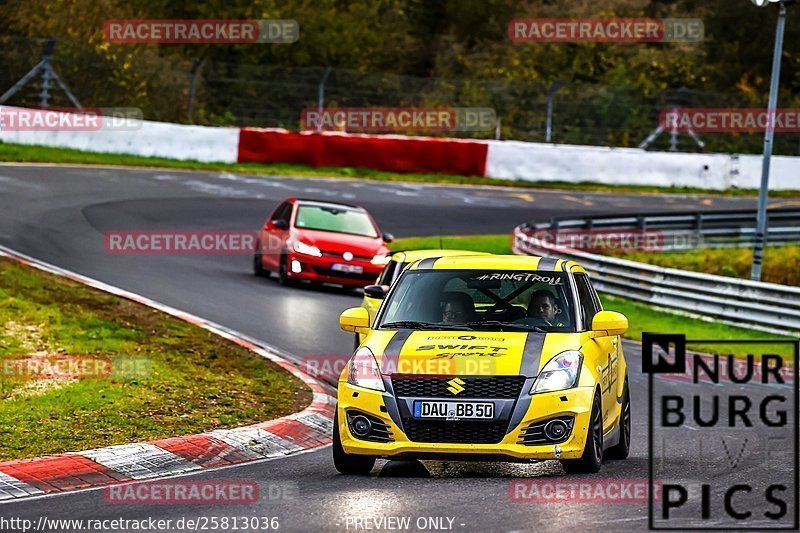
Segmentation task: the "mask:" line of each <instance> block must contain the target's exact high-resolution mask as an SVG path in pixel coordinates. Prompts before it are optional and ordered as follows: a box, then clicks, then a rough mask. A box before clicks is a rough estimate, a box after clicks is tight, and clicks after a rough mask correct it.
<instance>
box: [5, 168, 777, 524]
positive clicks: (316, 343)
mask: <svg viewBox="0 0 800 533" xmlns="http://www.w3.org/2000/svg"><path fill="white" fill-rule="evenodd" d="M290 196H298V197H306V198H308V197H310V198H320V199H330V200H338V201H343V202H351V203H358V204H361V205H363V206H365V207H366V208H368V209H369V210H370V211H371V212H372V214H373V216H374V217H375V218H376V220H377V222H378V224H379V225H380V227H381V229H382V230H383V231H388V232H391V233H394V234H395V235H396V236H400V237H403V236H412V235H438V234H443V235H459V234H461V235H464V234H479V233H505V232H509V231H510V230H511V228H512V227H513V226H515V225H516V224H518V223H520V222H523V221H528V220H531V219H546V218H549V217H551V216H559V215H571V214H590V213H597V214H600V213H623V212H645V211H647V212H659V211H667V210H690V209H704V210H713V209H737V208H738V209H747V208H753V209H754V208H755V205H756V200H755V199H754V198H733V197H731V198H723V197H704V196H658V195H633V194H623V195H618V194H591V193H582V192H560V191H539V190H525V189H504V188H472V187H456V186H444V185H419V184H401V183H387V182H383V183H380V182H366V181H355V180H341V179H310V178H284V177H248V176H241V175H232V174H220V173H208V172H180V171H168V170H144V169H130V170H128V169H108V168H82V167H51V166H19V165H0V244H3V245H5V246H9V247H11V248H13V249H16V250H18V251H20V252H22V253H25V254H28V255H31V256H33V257H36V258H38V259H41V260H44V261H47V262H50V263H53V264H55V265H58V266H60V267H63V268H67V269H70V270H73V271H76V272H78V273H80V274H83V275H87V276H90V277H93V278H96V279H99V280H101V281H104V282H106V283H111V284H114V285H117V286H120V287H122V288H124V289H127V290H129V291H133V292H136V293H139V294H142V295H144V296H146V297H149V298H153V299H155V300H157V301H160V302H162V303H165V304H167V305H171V306H173V307H176V308H178V309H181V310H184V311H188V312H190V313H193V314H196V315H199V316H201V317H204V318H207V319H209V320H212V321H214V322H218V323H220V324H223V325H225V326H228V327H230V328H233V329H235V330H238V331H241V332H243V333H245V334H248V335H251V336H253V337H256V338H258V339H261V340H263V341H264V342H265V343H268V344H271V345H273V346H276V347H278V348H280V349H282V350H285V351H287V352H290V353H292V354H294V355H296V356H299V357H302V356H304V355H308V354H335V353H347V352H349V351H350V350H352V337H351V336H350V335H349V334H346V333H343V332H341V331H340V330H339V328H338V314H339V312H340V311H342V310H343V309H345V308H347V307H351V306H354V305H358V303H359V301H360V296H359V295H358V294H357V293H355V292H351V291H343V290H338V289H320V290H317V289H308V288H284V287H281V286H279V285H278V284H277V283H276V282H275V280H274V279H260V278H255V277H254V276H253V275H252V274H251V257H250V256H245V255H205V256H199V255H185V256H180V255H174V256H167V255H160V256H159V255H151V256H135V255H109V254H106V253H105V251H104V244H103V233H104V232H105V231H108V230H156V229H160V230H165V229H207V230H220V229H231V230H256V229H257V228H259V227H260V225H261V224H262V223H263V222H264V220H265V219H266V218H267V217H268V215H269V214H270V213H271V212H272V210H273V209H274V208H275V207H276V206H277V204H278V202H279V201H280V200H282V199H283V198H286V197H290ZM781 203H784V204H785V203H786V200H782V201H781ZM630 318H631V320H632V321H633V320H635V317H630ZM625 352H626V356H627V358H628V363H629V377H630V383H631V390H632V401H633V405H634V409H633V416H634V428H633V445H632V453H631V457H630V458H629V459H628V460H626V461H621V462H607V463H606V464H605V465H604V467H603V470H602V471H601V473H600V474H598V475H596V476H595V477H594V478H587V477H581V478H577V477H574V478H566V477H564V476H563V471H562V470H561V468H560V466H559V465H558V463H556V462H552V461H551V462H544V463H539V464H535V465H513V464H505V463H446V462H434V461H426V462H424V463H419V462H383V461H379V462H378V464H377V466H376V468H375V469H374V470H373V473H372V476H371V477H369V478H365V477H344V476H340V475H338V474H337V472H336V471H335V470H334V468H333V465H332V463H331V460H330V448H329V447H325V448H323V449H321V450H317V451H313V452H309V453H303V454H299V455H295V456H291V457H286V458H281V459H276V460H270V461H263V462H257V463H247V464H243V465H240V466H236V467H231V468H226V469H222V470H216V471H205V472H202V473H198V474H194V475H192V476H191V479H227V480H255V481H258V482H260V483H267V482H270V483H272V482H278V483H295V484H296V485H295V486H296V487H297V489H298V493H297V496H296V498H295V499H291V500H285V501H263V500H262V502H260V503H258V504H255V505H247V506H218V507H216V508H213V507H208V506H198V505H184V506H179V505H162V506H127V505H125V506H122V505H108V504H107V503H106V502H105V501H104V499H103V493H102V491H97V490H94V491H85V492H75V493H66V494H60V495H54V496H48V497H45V498H40V499H33V500H24V501H19V502H14V503H9V504H4V505H0V515H3V516H11V517H26V518H33V519H36V518H38V517H39V516H41V515H47V516H48V517H49V518H93V519H103V518H118V517H123V518H138V519H141V518H147V517H152V518H155V519H160V518H171V519H173V520H177V519H179V518H181V517H192V518H197V517H201V516H205V517H209V516H231V517H232V516H251V517H254V516H267V517H278V518H279V520H280V523H281V530H284V531H314V530H317V531H341V530H349V531H356V530H361V531H363V530H365V529H364V527H365V526H366V527H370V528H373V529H378V527H377V526H376V524H375V523H374V522H370V523H365V522H362V523H361V526H362V527H360V528H357V527H356V524H355V522H354V521H353V519H354V518H358V517H361V518H366V517H369V518H374V519H380V518H385V517H390V516H392V517H410V518H411V525H412V529H414V524H415V521H416V520H417V519H418V518H420V517H434V518H435V517H443V518H444V519H443V526H442V527H443V528H444V529H448V528H449V529H452V530H456V531H490V530H491V531H493V530H501V531H512V530H517V531H557V530H563V529H564V528H565V527H571V526H577V527H580V528H581V529H582V530H589V531H591V530H596V529H600V528H603V529H606V528H610V529H611V530H643V529H646V528H647V507H646V504H643V503H608V502H601V503H569V502H561V503H552V502H550V503H517V502H512V501H511V500H510V498H509V487H510V484H511V483H512V482H513V480H514V479H515V478H533V477H539V479H540V480H542V481H548V482H555V481H562V482H563V481H578V480H580V481H585V480H587V479H589V480H594V481H600V480H607V479H609V478H614V479H617V480H629V481H641V480H646V479H647V458H646V457H647V456H646V450H647V422H646V413H647V380H646V378H645V376H644V375H643V374H642V373H641V352H640V348H639V346H638V345H636V344H633V343H626V345H625ZM724 386H726V385H720V387H724ZM727 386H730V385H727ZM666 387H667V388H670V387H674V388H675V390H680V387H681V384H680V383H679V382H673V383H667V384H666ZM759 393H760V392H759ZM708 446H712V445H708ZM717 448H718V446H717ZM737 449H738V448H737ZM675 453H678V454H682V455H681V456H680V457H679V460H678V462H679V463H680V466H681V468H682V469H685V471H691V470H692V469H697V470H698V471H700V468H701V467H702V466H703V465H704V464H706V463H705V462H704V461H708V460H709V459H708V457H706V456H703V455H702V454H697V453H696V449H694V448H692V447H691V446H688V447H687V449H686V450H685V451H683V452H681V451H677V452H675ZM773 459H774V456H773ZM782 464H783V465H784V467H788V466H787V465H789V461H783V463H782ZM783 473H784V472H783V469H782V468H781V467H779V468H778V471H777V472H776V471H774V470H771V469H765V468H764V467H763V466H762V464H761V461H758V460H755V459H754V460H750V461H746V460H745V461H742V462H741V463H740V464H738V468H737V469H736V470H735V473H734V474H735V477H736V478H737V479H739V478H741V479H747V480H751V482H752V481H755V482H758V483H763V482H766V481H767V480H768V479H770V478H772V477H774V476H777V475H782V474H783ZM734 474H731V475H734ZM714 505H715V506H716V503H715V504H714ZM761 505H762V507H763V505H764V504H763V503H762V504H761ZM448 519H452V523H450V521H449V520H448ZM422 524H423V522H420V525H422ZM434 524H435V522H429V523H428V525H434Z"/></svg>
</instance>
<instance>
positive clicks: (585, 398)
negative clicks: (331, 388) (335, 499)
mask: <svg viewBox="0 0 800 533" xmlns="http://www.w3.org/2000/svg"><path fill="white" fill-rule="evenodd" d="M339 322H340V326H341V327H342V329H343V330H345V331H348V332H352V333H364V334H365V335H366V337H365V340H364V342H363V344H362V345H361V347H359V348H358V349H357V350H356V352H355V353H354V354H353V357H352V358H351V359H350V361H349V362H348V364H347V365H346V367H345V369H344V371H343V372H342V375H341V376H340V378H339V383H338V405H337V408H336V417H335V423H334V433H333V462H334V465H335V467H336V469H337V470H338V471H339V472H341V473H344V474H366V473H368V472H369V471H370V470H371V469H372V467H373V466H374V464H375V459H376V458H379V457H382V458H418V459H452V460H503V461H530V460H545V459H558V460H560V461H561V462H562V464H563V465H564V468H565V469H566V470H567V471H568V472H576V473H578V472H597V471H599V470H600V467H601V464H602V461H603V458H604V457H606V458H608V457H612V458H619V459H623V458H625V457H627V456H628V451H629V447H630V440H631V406H630V392H629V388H628V380H627V374H626V370H627V368H626V364H625V358H624V356H623V354H622V344H621V342H620V335H622V334H623V333H624V332H625V331H626V330H627V328H628V320H627V318H625V316H623V315H621V314H619V313H615V312H613V311H604V310H602V306H601V304H600V300H599V299H598V297H597V293H596V292H595V291H594V289H593V288H592V285H591V283H590V281H589V276H588V275H587V274H586V271H585V270H584V269H583V268H582V267H581V266H579V265H578V264H576V263H573V262H569V261H564V260H556V259H553V258H539V257H531V256H496V255H487V256H463V257H443V258H431V259H425V260H422V261H417V262H415V263H413V264H412V265H410V266H409V267H408V268H406V269H405V271H404V272H403V274H402V275H401V276H400V278H399V279H398V280H397V281H396V282H395V283H394V284H393V285H392V288H391V290H390V291H389V293H388V294H387V295H386V298H385V300H384V302H383V304H382V305H381V306H380V309H379V311H378V315H377V317H376V319H375V322H374V324H372V325H370V319H369V316H368V313H367V310H366V309H364V308H363V307H356V308H352V309H348V310H346V311H345V312H344V313H342V315H341V317H340V319H339Z"/></svg>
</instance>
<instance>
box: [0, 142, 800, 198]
mask: <svg viewBox="0 0 800 533" xmlns="http://www.w3.org/2000/svg"><path fill="white" fill-rule="evenodd" d="M0 161H6V162H17V163H62V164H75V165H120V166H134V167H148V168H163V169H184V170H206V171H219V172H238V173H246V174H255V175H258V174H270V175H281V176H295V177H332V178H360V179H370V180H378V181H402V182H417V183H442V184H451V185H453V184H455V185H495V186H500V187H517V188H534V189H556V190H574V191H591V192H617V193H620V192H626V193H669V194H713V195H719V196H757V195H758V191H757V190H755V189H733V190H729V191H712V190H707V189H700V188H695V187H648V186H632V185H606V184H603V183H570V182H561V181H547V182H543V181H535V182H534V181H523V180H502V179H494V178H484V177H480V176H458V175H452V174H419V173H398V172H385V171H381V170H372V169H367V168H351V167H335V168H334V167H320V168H317V167H311V166H308V165H293V164H288V163H274V164H259V163H201V162H198V161H176V160H173V159H166V158H161V157H140V156H134V155H123V154H102V153H94V152H84V151H81V150H74V149H70V148H52V147H47V146H35V145H23V144H9V143H2V142H0ZM770 195H771V196H772V197H796V196H798V195H800V191H772V192H770Z"/></svg>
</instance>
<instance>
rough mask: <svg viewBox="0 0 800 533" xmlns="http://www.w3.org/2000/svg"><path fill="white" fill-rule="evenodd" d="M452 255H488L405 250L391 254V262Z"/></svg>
mask: <svg viewBox="0 0 800 533" xmlns="http://www.w3.org/2000/svg"><path fill="white" fill-rule="evenodd" d="M454 255H489V254H488V253H487V252H472V251H469V250H442V249H429V250H407V251H404V252H395V253H394V254H392V260H393V261H397V262H398V263H413V262H414V261H419V260H421V259H429V258H431V257H450V256H454Z"/></svg>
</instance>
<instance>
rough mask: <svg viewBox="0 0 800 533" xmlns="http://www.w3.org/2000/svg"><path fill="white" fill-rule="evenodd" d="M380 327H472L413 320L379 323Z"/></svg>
mask: <svg viewBox="0 0 800 533" xmlns="http://www.w3.org/2000/svg"><path fill="white" fill-rule="evenodd" d="M380 327H381V328H398V329H472V328H470V327H468V325H467V324H435V323H433V322H415V321H413V320H401V321H398V322H387V323H385V324H381V326H380Z"/></svg>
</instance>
